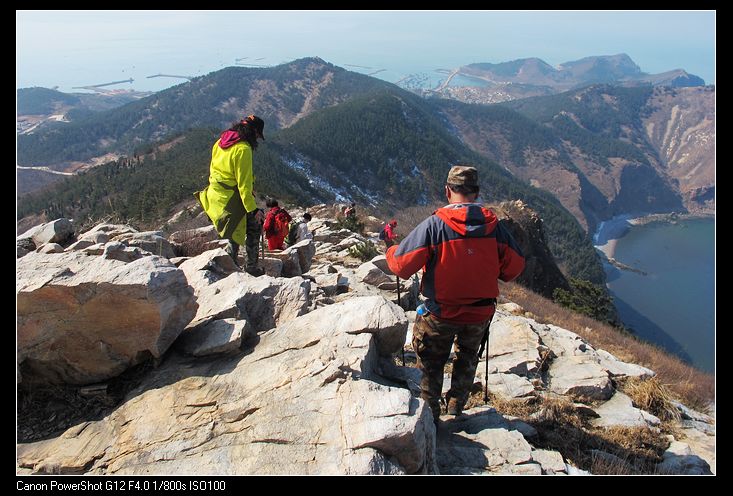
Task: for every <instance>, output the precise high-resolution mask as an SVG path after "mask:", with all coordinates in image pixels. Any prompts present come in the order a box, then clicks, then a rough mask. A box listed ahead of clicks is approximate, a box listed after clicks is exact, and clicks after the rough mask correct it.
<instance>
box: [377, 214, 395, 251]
mask: <svg viewBox="0 0 733 496" xmlns="http://www.w3.org/2000/svg"><path fill="white" fill-rule="evenodd" d="M396 228H397V221H396V220H394V219H392V220H390V221H389V222H388V223H387V224H386V225H385V226H384V227H383V228H382V231H381V232H380V233H379V239H381V240H382V241H384V245H385V247H386V248H389V247H390V246H392V245H394V244H395V243H396V241H397V234H396V233H395V229H396Z"/></svg>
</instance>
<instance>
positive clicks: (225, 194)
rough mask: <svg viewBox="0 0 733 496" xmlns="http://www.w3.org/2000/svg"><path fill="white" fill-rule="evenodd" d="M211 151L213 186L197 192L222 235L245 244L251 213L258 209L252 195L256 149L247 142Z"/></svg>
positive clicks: (207, 213)
mask: <svg viewBox="0 0 733 496" xmlns="http://www.w3.org/2000/svg"><path fill="white" fill-rule="evenodd" d="M220 142H221V139H219V140H217V141H216V143H214V147H213V148H212V150H211V166H210V168H209V185H208V186H207V187H206V188H204V190H203V191H197V192H196V193H194V195H195V196H196V198H198V200H199V202H200V203H201V206H202V207H203V208H204V211H205V212H206V215H208V216H209V219H211V221H212V222H213V224H214V227H215V228H216V230H217V232H218V233H219V236H220V237H221V238H224V239H231V240H233V241H234V242H235V243H237V244H238V245H243V244H244V241H245V239H246V233H247V212H251V211H253V210H254V209H256V208H257V204H256V203H255V198H254V196H253V195H252V148H251V147H250V146H249V144H248V143H247V142H246V141H238V142H237V143H235V144H234V145H231V146H229V147H227V148H222V147H221V146H220V145H219V143H220Z"/></svg>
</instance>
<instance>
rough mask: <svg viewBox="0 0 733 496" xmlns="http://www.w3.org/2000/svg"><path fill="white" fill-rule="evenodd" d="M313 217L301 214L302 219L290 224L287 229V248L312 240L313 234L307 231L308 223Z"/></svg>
mask: <svg viewBox="0 0 733 496" xmlns="http://www.w3.org/2000/svg"><path fill="white" fill-rule="evenodd" d="M312 218H313V216H312V215H311V214H309V213H308V212H306V213H304V214H303V218H302V219H301V220H299V221H297V222H293V223H291V224H290V228H289V229H288V246H293V245H294V244H297V243H300V242H301V241H303V240H305V239H313V233H312V232H310V231H309V230H308V223H309V222H310V221H311V219H312Z"/></svg>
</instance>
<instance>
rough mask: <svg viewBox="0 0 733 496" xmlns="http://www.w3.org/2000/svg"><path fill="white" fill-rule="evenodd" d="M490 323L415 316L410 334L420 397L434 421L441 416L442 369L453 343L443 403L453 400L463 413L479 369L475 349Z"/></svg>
mask: <svg viewBox="0 0 733 496" xmlns="http://www.w3.org/2000/svg"><path fill="white" fill-rule="evenodd" d="M489 324H491V319H488V320H486V321H484V322H480V323H478V324H450V323H447V322H441V321H440V320H438V319H437V318H435V317H434V316H433V315H432V314H427V315H425V316H422V315H418V316H417V318H416V320H415V327H414V328H413V331H412V347H413V349H414V350H415V352H416V353H417V367H418V368H419V369H420V370H421V371H422V381H421V382H420V390H421V394H420V396H421V397H422V399H423V400H425V401H426V402H427V404H428V405H429V406H430V409H431V410H432V412H433V417H434V418H436V419H437V418H438V416H440V397H441V392H442V389H443V368H444V367H445V363H446V362H447V361H448V358H449V357H450V352H451V346H452V345H453V342H454V341H455V343H456V357H455V359H454V360H453V373H452V375H451V387H450V390H449V391H448V392H447V393H446V400H447V401H448V400H450V399H451V398H454V402H455V404H456V405H457V406H458V408H459V409H460V410H462V409H463V407H464V406H465V405H466V402H467V401H468V395H469V394H470V392H471V386H472V385H473V381H474V376H475V374H476V367H477V366H478V360H479V357H478V350H479V347H480V346H481V340H482V339H483V337H484V332H485V331H486V330H487V328H488V326H489ZM447 401H446V403H447Z"/></svg>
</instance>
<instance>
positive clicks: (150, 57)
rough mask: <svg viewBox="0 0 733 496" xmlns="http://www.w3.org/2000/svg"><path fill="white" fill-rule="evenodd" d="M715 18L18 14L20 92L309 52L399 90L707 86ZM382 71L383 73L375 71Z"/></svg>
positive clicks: (276, 60)
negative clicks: (535, 68) (514, 77)
mask: <svg viewBox="0 0 733 496" xmlns="http://www.w3.org/2000/svg"><path fill="white" fill-rule="evenodd" d="M715 14H716V13H715V11H686V12H682V11H676V12H675V11H655V12H622V11H608V12H598V11H593V12H584V11H575V12H574V11H544V12H543V11H525V12H509V11H458V12H456V11H444V12H439V11H396V12H395V11H361V12H360V11H247V12H245V11H228V12H227V11H27V10H26V11H24V10H18V11H16V88H26V87H31V86H42V87H47V88H53V87H58V89H59V90H60V91H65V92H75V91H83V90H78V89H72V88H73V87H80V86H91V85H101V84H105V83H110V82H115V81H123V80H127V79H130V78H132V79H134V82H133V83H120V84H116V85H111V86H106V87H105V88H106V89H111V90H112V89H135V90H139V91H159V90H162V89H165V88H168V87H171V86H174V85H176V84H180V83H181V82H185V79H177V78H170V77H156V78H149V76H152V75H155V74H166V75H176V76H202V75H205V74H208V73H210V72H213V71H217V70H219V69H222V68H224V67H228V66H234V65H238V64H251V65H254V66H259V65H264V66H269V65H277V64H280V63H283V62H288V61H290V60H294V59H298V58H303V57H311V56H317V57H320V58H322V59H324V60H325V61H327V62H330V63H333V64H335V65H338V66H341V67H344V68H346V69H349V70H352V71H356V72H361V73H364V74H373V75H374V76H375V77H378V78H381V79H384V80H386V81H390V82H396V81H397V80H398V79H400V78H401V77H404V76H407V75H408V74H412V73H418V72H421V73H426V74H428V75H429V76H430V77H434V78H440V77H443V76H440V75H438V74H437V73H434V69H437V68H455V67H459V66H462V65H466V64H471V63H476V62H491V63H499V62H506V61H510V60H515V59H520V58H527V57H537V58H540V59H542V60H544V61H545V62H547V63H549V64H551V65H553V66H555V67H556V66H558V65H559V64H561V63H564V62H568V61H572V60H578V59H581V58H584V57H589V56H597V55H616V54H619V53H626V54H627V55H628V56H629V57H631V59H632V60H633V61H634V62H635V63H636V64H637V65H639V67H640V68H641V70H642V71H643V72H646V73H651V74H655V73H660V72H666V71H670V70H673V69H684V70H686V71H687V72H689V73H691V74H695V75H697V76H700V77H701V78H703V79H704V80H705V83H706V84H715V40H716V33H715V22H716V18H715ZM377 71H380V72H377Z"/></svg>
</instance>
